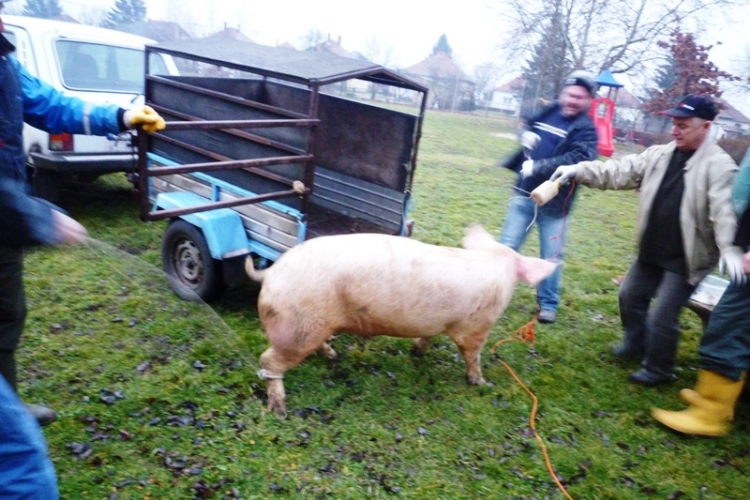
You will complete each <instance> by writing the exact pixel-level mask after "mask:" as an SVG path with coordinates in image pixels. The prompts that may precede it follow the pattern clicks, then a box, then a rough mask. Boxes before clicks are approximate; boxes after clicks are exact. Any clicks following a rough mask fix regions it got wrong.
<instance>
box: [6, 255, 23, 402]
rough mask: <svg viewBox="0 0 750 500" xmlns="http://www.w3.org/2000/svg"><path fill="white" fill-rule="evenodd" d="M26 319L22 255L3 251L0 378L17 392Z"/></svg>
mask: <svg viewBox="0 0 750 500" xmlns="http://www.w3.org/2000/svg"><path fill="white" fill-rule="evenodd" d="M25 319H26V301H25V297H24V291H23V251H22V250H19V249H9V248H2V247H0V375H1V376H3V377H4V378H5V380H6V382H7V383H8V385H10V386H11V388H13V390H16V362H15V351H16V347H18V342H19V340H20V338H21V332H23V324H24V320H25Z"/></svg>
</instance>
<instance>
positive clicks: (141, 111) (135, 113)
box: [122, 106, 167, 133]
mask: <svg viewBox="0 0 750 500" xmlns="http://www.w3.org/2000/svg"><path fill="white" fill-rule="evenodd" d="M122 120H123V121H124V122H125V126H126V127H128V128H135V127H137V126H138V125H140V126H141V127H142V128H143V130H145V131H146V132H148V133H153V132H156V131H157V130H164V128H166V126H167V124H166V123H165V122H164V118H162V117H161V116H159V113H157V112H156V111H154V109H153V108H152V107H150V106H140V107H137V108H133V109H129V110H127V111H125V114H124V115H123V117H122Z"/></svg>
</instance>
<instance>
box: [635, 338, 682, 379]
mask: <svg viewBox="0 0 750 500" xmlns="http://www.w3.org/2000/svg"><path fill="white" fill-rule="evenodd" d="M679 338H680V331H679V329H677V328H675V329H665V328H653V329H652V333H651V335H650V336H649V338H648V345H647V347H646V357H645V358H644V360H643V369H642V370H640V371H637V372H635V373H631V374H630V376H629V377H628V380H630V381H631V382H635V383H636V384H640V385H643V386H646V387H654V386H656V385H659V384H663V383H666V382H672V381H673V380H675V379H676V378H677V377H676V376H675V375H674V364H675V359H676V357H677V342H678V341H679Z"/></svg>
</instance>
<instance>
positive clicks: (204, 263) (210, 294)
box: [161, 219, 226, 302]
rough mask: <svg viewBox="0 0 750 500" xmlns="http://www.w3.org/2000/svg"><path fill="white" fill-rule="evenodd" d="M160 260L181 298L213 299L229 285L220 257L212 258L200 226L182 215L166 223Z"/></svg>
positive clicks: (194, 299)
mask: <svg viewBox="0 0 750 500" xmlns="http://www.w3.org/2000/svg"><path fill="white" fill-rule="evenodd" d="M161 261H162V265H163V266H164V271H165V272H166V273H167V275H168V276H169V278H170V280H169V281H170V285H171V287H172V290H173V291H174V293H175V294H177V296H178V297H180V298H182V299H185V300H190V301H195V302H197V299H198V298H200V299H201V300H204V301H206V302H210V301H212V300H214V299H216V298H218V297H219V296H221V294H222V293H223V292H224V289H225V288H226V283H224V278H223V274H222V266H221V261H218V260H216V259H213V258H211V252H210V251H209V249H208V244H207V243H206V239H205V238H204V237H203V233H202V232H201V231H200V229H198V228H196V227H195V226H194V225H192V224H190V223H188V222H185V221H184V220H182V219H176V220H173V221H172V222H170V224H169V226H168V227H167V231H166V232H165V233H164V240H163V242H162V247H161ZM196 296H197V297H196Z"/></svg>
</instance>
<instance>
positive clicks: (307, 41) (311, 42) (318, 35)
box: [301, 28, 326, 50]
mask: <svg viewBox="0 0 750 500" xmlns="http://www.w3.org/2000/svg"><path fill="white" fill-rule="evenodd" d="M325 40H326V37H325V35H324V34H323V32H322V31H320V30H319V29H317V28H310V30H308V32H307V33H305V34H304V35H302V38H301V41H302V50H310V49H312V48H313V47H315V46H316V45H318V44H320V43H322V42H324V41H325Z"/></svg>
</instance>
